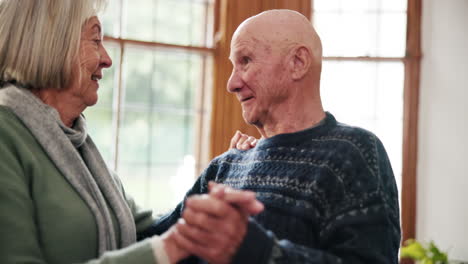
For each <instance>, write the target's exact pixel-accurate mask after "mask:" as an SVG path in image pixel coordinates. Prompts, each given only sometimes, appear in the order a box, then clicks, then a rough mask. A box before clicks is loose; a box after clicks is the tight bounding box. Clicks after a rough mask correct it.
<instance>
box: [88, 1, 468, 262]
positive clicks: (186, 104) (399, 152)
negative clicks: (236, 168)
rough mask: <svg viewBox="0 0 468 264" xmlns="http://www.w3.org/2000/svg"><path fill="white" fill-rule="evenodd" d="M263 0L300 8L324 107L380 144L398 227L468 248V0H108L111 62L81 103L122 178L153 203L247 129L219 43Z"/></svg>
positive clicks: (178, 189) (173, 200) (183, 186)
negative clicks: (94, 99) (312, 32)
mask: <svg viewBox="0 0 468 264" xmlns="http://www.w3.org/2000/svg"><path fill="white" fill-rule="evenodd" d="M275 8H288V9H294V10H297V11H299V12H301V13H303V14H304V15H305V16H307V17H308V18H309V19H310V20H311V23H312V24H313V25H314V26H315V28H316V30H317V31H318V33H319V35H320V37H321V39H322V42H323V49H324V53H323V55H324V64H323V72H322V84H321V93H322V98H323V102H324V107H325V109H326V110H327V111H330V112H331V113H333V114H334V115H335V117H336V118H337V120H338V121H340V122H343V123H347V124H351V125H355V126H360V127H363V128H365V129H368V130H370V131H372V132H374V133H375V134H376V135H377V136H378V137H379V138H380V139H381V140H382V142H383V143H384V146H385V147H386V150H387V152H388V154H389V157H390V160H391V163H392V167H393V170H394V174H395V177H396V179H397V184H398V188H399V190H400V198H401V208H402V224H403V234H404V237H405V238H409V237H416V236H418V237H419V238H421V239H437V240H438V243H439V244H441V247H442V248H444V246H447V247H452V254H455V258H458V259H468V245H467V243H466V242H464V240H463V242H462V238H461V237H465V238H466V237H468V234H467V232H466V231H465V233H462V234H463V236H461V234H460V231H459V230H456V229H455V228H453V230H452V229H450V226H452V225H454V226H458V227H459V226H460V225H459V224H461V226H463V225H464V224H462V223H461V222H458V221H462V220H457V219H466V218H467V217H468V213H467V212H468V210H467V209H468V207H467V205H466V203H465V202H466V201H467V200H466V198H465V197H464V196H466V195H461V193H460V192H462V193H464V192H463V191H466V189H468V180H467V178H468V177H467V176H468V173H467V170H468V165H467V164H468V158H467V157H468V153H467V149H468V143H467V141H468V140H467V139H466V135H467V134H468V124H467V118H468V116H467V114H468V111H467V108H466V104H465V102H464V101H465V100H466V99H468V97H467V92H466V90H467V88H468V85H467V83H468V77H466V75H467V73H468V65H467V61H468V51H467V49H468V39H467V38H468V37H466V36H464V35H466V34H465V33H466V29H465V28H466V26H468V18H467V17H466V15H465V14H466V13H467V12H468V0H450V1H439V0H424V1H422V0H313V1H311V0H289V1H286V0H138V1H128V0H112V1H109V6H108V8H107V10H106V11H105V13H104V14H102V15H101V20H102V23H103V26H104V33H105V45H106V47H107V49H108V51H109V53H110V56H111V57H112V59H113V67H112V68H111V69H109V70H107V71H106V72H105V74H104V79H103V80H102V81H101V87H100V91H99V102H98V104H97V105H96V106H94V107H91V108H88V109H87V110H86V112H85V116H86V118H87V120H88V126H89V129H90V134H91V135H92V137H93V138H94V141H95V142H96V144H97V145H98V148H99V149H100V150H101V153H102V154H103V156H104V158H105V160H106V161H107V163H108V165H109V167H110V168H111V169H113V170H115V171H116V172H117V173H118V174H119V176H120V177H121V179H122V181H123V182H124V186H125V187H126V191H127V192H128V193H130V194H131V195H132V196H133V197H134V198H135V199H136V200H137V202H138V203H139V204H140V205H142V206H144V207H148V208H153V209H154V211H155V212H156V213H164V212H166V211H167V210H169V209H171V208H173V207H174V206H175V205H176V204H177V203H178V202H180V201H181V199H182V198H183V196H184V194H185V192H186V191H187V190H188V189H189V188H190V187H191V186H192V184H193V182H194V181H195V180H196V178H197V177H198V175H199V174H200V173H201V171H202V170H203V169H204V168H205V167H206V166H207V165H208V163H209V161H210V160H211V158H213V157H215V156H216V155H219V154H220V153H222V152H223V151H225V150H227V148H228V142H229V140H230V138H231V136H232V135H233V134H234V132H235V130H236V129H240V130H241V131H243V132H247V133H249V134H251V135H254V136H258V134H257V132H256V130H255V129H254V128H252V127H249V126H248V125H246V124H245V123H244V122H243V120H242V117H241V111H240V107H239V105H238V103H237V100H236V99H235V98H234V97H233V96H232V95H230V94H229V93H227V92H226V82H227V78H228V77H229V75H230V72H231V70H232V68H231V65H230V62H229V61H228V59H227V58H228V55H229V42H230V38H231V35H232V33H233V32H234V30H235V28H236V27H237V26H238V24H239V23H240V22H242V21H243V20H244V19H246V18H247V17H249V16H252V15H255V14H257V13H259V12H261V11H264V10H268V9H275ZM462 208H464V210H463V209H462ZM457 223H458V224H457ZM447 230H448V231H447ZM454 236H455V238H454ZM458 236H459V237H460V238H459V239H458V238H457V237H458ZM440 241H441V242H440Z"/></svg>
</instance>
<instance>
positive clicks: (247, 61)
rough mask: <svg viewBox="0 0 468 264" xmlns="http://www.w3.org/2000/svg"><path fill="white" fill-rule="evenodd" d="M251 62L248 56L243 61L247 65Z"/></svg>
mask: <svg viewBox="0 0 468 264" xmlns="http://www.w3.org/2000/svg"><path fill="white" fill-rule="evenodd" d="M250 61H251V59H250V57H248V56H244V57H242V60H241V62H242V64H247V63H249V62H250Z"/></svg>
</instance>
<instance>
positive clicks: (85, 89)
mask: <svg viewBox="0 0 468 264" xmlns="http://www.w3.org/2000/svg"><path fill="white" fill-rule="evenodd" d="M111 65H112V60H111V58H110V57H109V55H108V54H107V51H106V49H105V48H104V46H103V45H102V30H101V23H100V22H99V19H98V18H97V17H91V18H90V19H88V20H87V22H86V23H85V24H84V26H83V29H82V32H81V41H80V49H79V59H78V63H77V64H76V68H77V70H74V74H73V75H74V76H73V78H72V80H73V81H72V85H71V87H70V91H71V92H72V93H73V96H74V97H75V98H78V99H80V100H81V101H82V102H81V103H83V104H84V105H85V106H91V105H94V104H96V102H97V100H98V95H97V90H98V88H99V80H101V78H102V69H104V68H109V67H110V66H111Z"/></svg>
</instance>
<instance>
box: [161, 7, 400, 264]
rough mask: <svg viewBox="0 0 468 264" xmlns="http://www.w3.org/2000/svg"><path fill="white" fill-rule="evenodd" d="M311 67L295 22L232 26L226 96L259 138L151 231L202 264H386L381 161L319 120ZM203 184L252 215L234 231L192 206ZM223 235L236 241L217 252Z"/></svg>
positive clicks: (395, 242)
mask: <svg viewBox="0 0 468 264" xmlns="http://www.w3.org/2000/svg"><path fill="white" fill-rule="evenodd" d="M321 58H322V47H321V42H320V38H319V37H318V35H317V33H316V32H315V30H314V29H313V27H312V26H311V24H310V23H309V21H308V20H307V19H306V18H305V17H304V16H302V15H301V14H299V13H297V12H294V11H289V10H272V11H267V12H264V13H261V14H259V15H257V16H254V17H251V18H249V19H247V20H246V21H244V22H243V23H242V24H241V25H240V26H239V28H238V29H237V31H236V32H235V33H234V36H233V39H232V43H231V55H230V60H231V61H232V63H233V66H234V69H233V72H232V75H231V78H230V80H229V83H228V91H229V92H231V93H234V94H236V96H237V98H238V99H239V101H240V103H241V105H242V109H243V117H244V119H245V121H246V122H248V123H250V124H253V125H255V126H256V127H257V129H258V130H259V131H260V133H261V135H262V139H261V140H260V141H259V142H258V143H257V145H256V147H255V148H253V149H250V150H246V151H242V150H238V149H231V150H229V151H228V152H226V153H224V154H223V155H221V156H219V157H217V158H215V159H214V160H213V161H212V162H211V164H210V165H209V167H208V168H207V169H206V171H205V172H204V173H203V174H202V175H201V176H200V178H199V179H198V181H197V182H196V184H195V186H194V187H193V188H192V189H191V190H190V191H189V192H188V195H193V194H196V195H194V196H192V197H191V198H189V199H188V200H187V202H186V204H185V210H183V208H184V205H183V204H180V205H179V207H178V208H177V209H176V210H175V211H173V212H172V213H171V214H169V215H167V216H166V217H164V218H162V219H161V220H160V222H159V224H158V226H157V227H156V228H159V229H158V232H162V231H164V230H165V229H166V228H167V227H169V226H171V225H173V224H175V223H176V222H177V224H176V225H175V227H174V228H175V229H177V234H178V235H177V236H176V240H177V242H178V244H179V246H180V247H181V248H184V249H185V250H187V251H189V252H192V253H193V254H195V255H197V256H199V257H201V258H204V259H206V260H208V261H209V262H213V263H216V262H217V263H229V262H235V263H344V264H352V263H372V264H376V263H398V248H399V245H400V224H399V208H398V207H399V205H398V193H397V188H396V184H395V179H394V176H393V172H392V168H391V166H390V162H389V160H388V157H387V154H386V152H385V149H384V147H383V145H382V143H381V142H380V141H379V139H378V138H377V137H376V136H375V135H374V134H372V133H371V132H369V131H366V130H364V129H361V128H358V127H352V126H348V125H345V124H342V123H339V122H337V121H336V120H335V118H334V117H333V115H332V114H330V113H328V112H324V110H323V108H322V103H321V99H320V72H321V65H322V59H321ZM209 181H214V182H217V183H222V184H223V185H227V186H230V187H233V188H236V189H244V190H252V191H254V192H256V195H257V199H259V200H260V201H261V202H263V204H264V206H265V209H264V211H263V212H261V213H260V214H258V215H257V216H254V217H252V218H250V219H249V220H248V221H240V223H239V220H238V219H237V220H230V219H229V218H227V217H223V215H222V213H217V212H220V211H222V210H223V208H224V207H225V208H228V207H230V206H232V205H233V203H227V202H224V201H223V194H219V195H218V196H217V197H218V199H214V198H213V197H214V195H206V194H205V195H201V194H203V193H206V192H207V191H208V182H209ZM215 188H219V189H223V188H224V187H220V186H216V187H215ZM224 189H225V188H224ZM225 191H227V192H229V191H232V190H229V189H227V190H226V189H225ZM214 200H216V201H214ZM234 207H236V208H238V210H241V209H239V208H242V206H238V205H237V206H234ZM179 218H180V219H179ZM178 219H179V220H178ZM181 219H183V220H181ZM216 221H218V222H216ZM243 226H244V227H243ZM229 229H231V230H239V234H237V236H234V235H232V236H233V239H232V244H231V246H230V247H229V248H226V247H225V246H224V248H219V247H217V243H216V242H217V241H220V240H221V239H223V238H222V237H221V236H220V235H219V233H220V232H221V231H222V232H224V233H229V232H225V230H229ZM234 233H235V231H234Z"/></svg>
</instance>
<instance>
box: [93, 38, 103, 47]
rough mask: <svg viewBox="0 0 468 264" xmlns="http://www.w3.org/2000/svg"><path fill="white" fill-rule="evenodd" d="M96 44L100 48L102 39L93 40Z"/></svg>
mask: <svg viewBox="0 0 468 264" xmlns="http://www.w3.org/2000/svg"><path fill="white" fill-rule="evenodd" d="M93 41H94V43H96V45H98V46H99V43H101V40H100V39H93Z"/></svg>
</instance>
